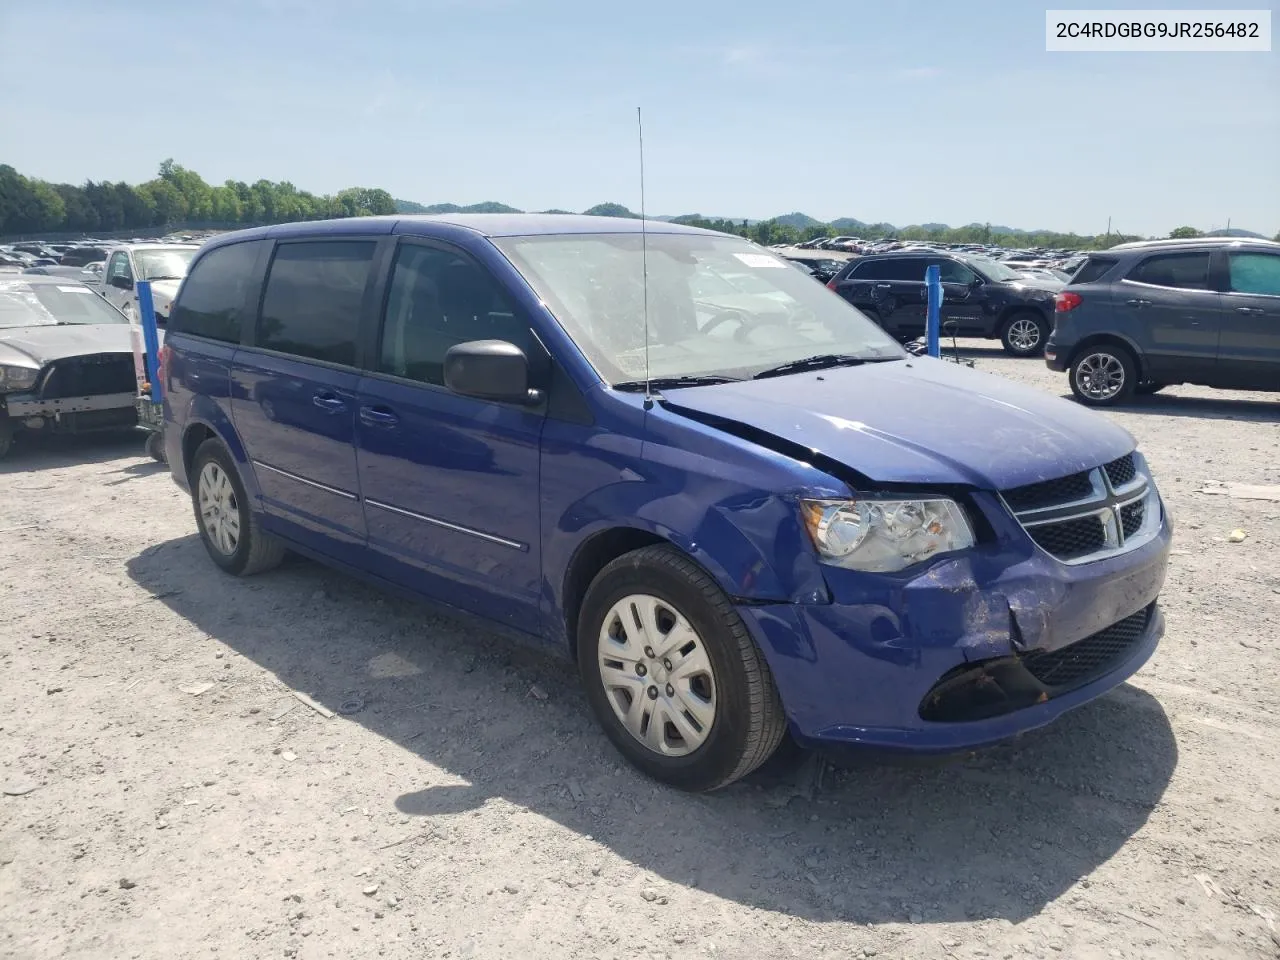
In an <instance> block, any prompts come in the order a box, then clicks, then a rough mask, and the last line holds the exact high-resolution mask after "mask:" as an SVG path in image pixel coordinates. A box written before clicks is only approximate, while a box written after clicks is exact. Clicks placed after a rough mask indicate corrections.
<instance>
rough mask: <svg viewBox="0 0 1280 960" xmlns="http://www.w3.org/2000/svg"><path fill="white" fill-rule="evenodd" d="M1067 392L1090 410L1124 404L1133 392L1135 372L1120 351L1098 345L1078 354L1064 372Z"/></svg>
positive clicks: (1110, 346)
mask: <svg viewBox="0 0 1280 960" xmlns="http://www.w3.org/2000/svg"><path fill="white" fill-rule="evenodd" d="M1067 378H1068V380H1070V382H1071V392H1072V393H1074V394H1075V396H1076V399H1077V400H1079V401H1080V402H1081V403H1083V404H1087V405H1088V406H1091V407H1111V406H1115V405H1116V404H1120V403H1124V402H1125V401H1126V400H1128V399H1129V398H1130V397H1132V396H1133V392H1134V390H1135V389H1136V388H1137V386H1138V383H1137V380H1138V371H1137V365H1136V364H1135V363H1134V361H1133V357H1131V356H1130V355H1129V351H1128V350H1125V349H1124V348H1123V347H1116V346H1112V345H1110V344H1101V345H1099V346H1096V347H1088V348H1086V349H1084V350H1081V351H1080V353H1079V354H1078V355H1077V356H1076V358H1075V359H1074V360H1072V361H1071V366H1070V368H1069V369H1068V371H1067Z"/></svg>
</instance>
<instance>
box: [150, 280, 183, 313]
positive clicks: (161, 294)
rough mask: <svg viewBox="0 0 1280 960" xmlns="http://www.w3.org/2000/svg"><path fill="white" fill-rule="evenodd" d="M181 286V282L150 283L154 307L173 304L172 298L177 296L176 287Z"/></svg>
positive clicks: (160, 281)
mask: <svg viewBox="0 0 1280 960" xmlns="http://www.w3.org/2000/svg"><path fill="white" fill-rule="evenodd" d="M180 286H182V281H181V280H152V281H151V299H152V300H153V301H154V302H155V305H156V307H159V306H160V305H161V304H164V305H165V306H166V307H167V306H168V305H169V304H171V303H172V302H173V298H174V297H176V296H177V295H178V287H180Z"/></svg>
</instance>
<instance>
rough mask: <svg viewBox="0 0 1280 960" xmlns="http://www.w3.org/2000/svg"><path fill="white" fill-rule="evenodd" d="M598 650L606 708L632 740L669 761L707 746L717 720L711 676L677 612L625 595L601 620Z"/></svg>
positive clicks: (700, 646) (650, 599)
mask: <svg viewBox="0 0 1280 960" xmlns="http://www.w3.org/2000/svg"><path fill="white" fill-rule="evenodd" d="M599 651H600V653H599V665H600V679H601V681H602V683H603V684H604V689H605V693H606V694H607V696H608V700H609V704H610V706H611V707H613V712H614V715H615V716H616V717H617V718H618V720H619V721H620V722H621V723H622V725H623V727H625V728H626V730H627V732H628V733H630V734H631V736H633V737H635V739H636V740H638V741H639V742H640V743H642V744H644V746H645V747H647V748H648V749H649V750H651V751H653V752H654V753H657V754H660V755H662V756H667V757H681V756H685V755H687V754H690V753H692V752H693V751H695V750H697V749H698V747H700V746H702V744H703V743H705V742H706V739H707V736H708V735H709V734H710V732H711V728H712V726H713V724H714V723H715V718H716V681H715V673H714V671H713V669H712V666H711V659H710V658H709V657H708V656H707V649H706V646H705V645H704V643H703V641H702V638H701V637H699V636H698V633H697V631H696V630H694V629H693V627H692V625H690V623H689V621H688V619H686V618H685V616H684V615H683V614H681V613H680V611H679V610H677V609H675V607H673V606H672V605H671V604H669V603H667V602H666V601H665V600H660V599H659V598H657V597H654V596H650V595H648V594H632V595H631V596H627V597H623V598H622V599H621V600H619V601H618V602H617V603H615V604H614V605H613V606H612V607H611V608H610V609H609V613H608V615H607V616H606V617H605V618H604V623H603V625H602V626H601V630H600V644H599Z"/></svg>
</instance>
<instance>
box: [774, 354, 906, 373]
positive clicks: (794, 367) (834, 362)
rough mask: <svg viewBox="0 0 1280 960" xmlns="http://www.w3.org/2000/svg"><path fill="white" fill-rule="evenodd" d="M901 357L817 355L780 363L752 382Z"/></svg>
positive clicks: (899, 358)
mask: <svg viewBox="0 0 1280 960" xmlns="http://www.w3.org/2000/svg"><path fill="white" fill-rule="evenodd" d="M901 359H902V358H901V357H859V356H857V355H856V354H852V353H818V354H814V355H813V356H812V357H803V358H802V359H800V360H791V361H789V362H787V363H780V364H778V365H777V366H776V367H769V368H768V369H766V370H761V371H760V372H759V373H757V374H756V375H755V376H753V377H752V378H751V379H752V380H764V379H766V378H767V377H781V376H785V375H786V374H788V373H799V372H801V371H802V370H825V369H827V368H828V367H856V366H858V365H860V364H863V363H881V362H883V361H885V360H901Z"/></svg>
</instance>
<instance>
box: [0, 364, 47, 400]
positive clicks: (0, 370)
mask: <svg viewBox="0 0 1280 960" xmlns="http://www.w3.org/2000/svg"><path fill="white" fill-rule="evenodd" d="M39 373H40V371H39V370H35V369H33V368H31V367H10V366H5V365H4V364H0V393H8V392H10V391H12V390H30V389H31V388H32V387H34V386H35V385H36V376H37V375H38V374H39Z"/></svg>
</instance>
